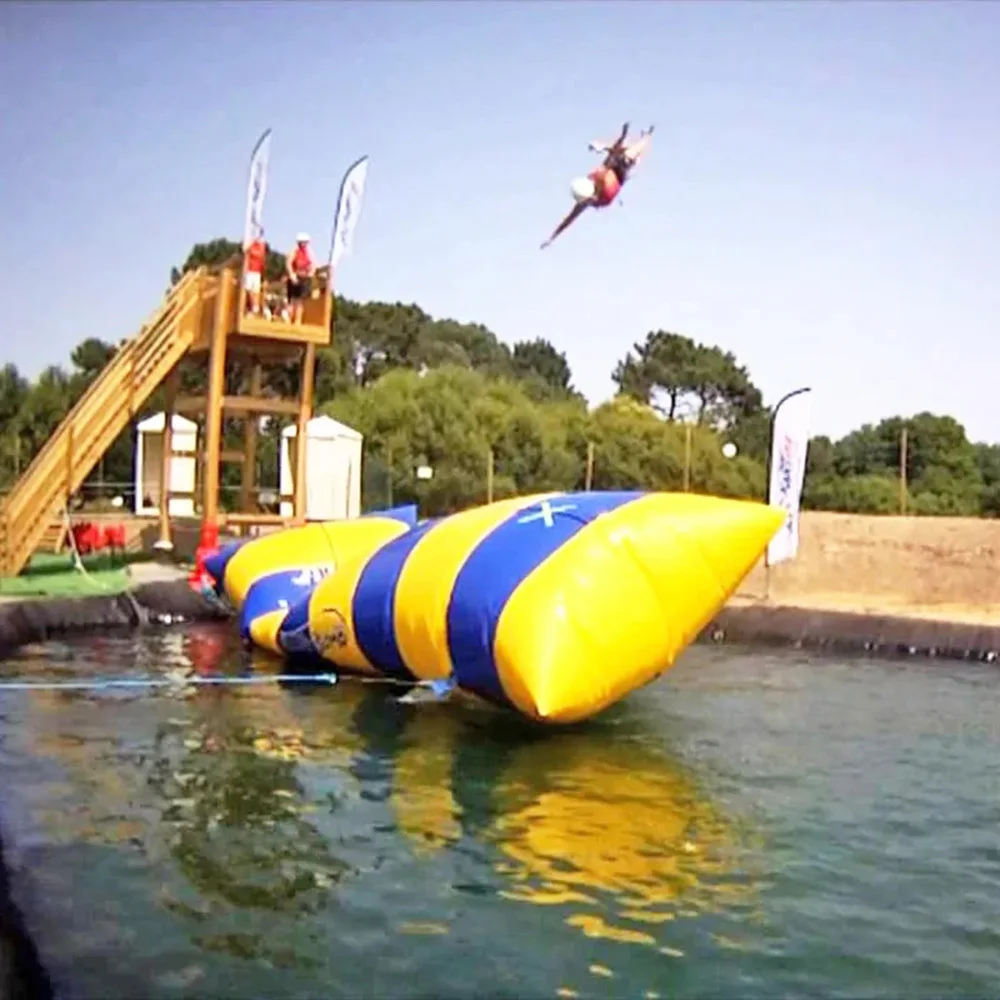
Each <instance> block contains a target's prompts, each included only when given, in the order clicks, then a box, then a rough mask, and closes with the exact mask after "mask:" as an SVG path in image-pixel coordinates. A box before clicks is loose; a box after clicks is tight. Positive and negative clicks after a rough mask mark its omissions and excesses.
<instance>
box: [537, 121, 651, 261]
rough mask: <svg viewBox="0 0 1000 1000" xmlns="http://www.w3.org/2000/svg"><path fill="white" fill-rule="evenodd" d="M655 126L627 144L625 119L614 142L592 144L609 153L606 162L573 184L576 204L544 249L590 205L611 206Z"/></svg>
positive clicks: (647, 143)
mask: <svg viewBox="0 0 1000 1000" xmlns="http://www.w3.org/2000/svg"><path fill="white" fill-rule="evenodd" d="M654 127H655V126H653V125H650V126H649V128H648V129H646V131H645V132H641V133H640V134H639V138H638V139H637V140H636V141H635V142H633V143H629V144H628V145H626V144H625V140H626V138H627V137H628V130H629V123H628V122H625V124H624V125H623V126H622V131H621V135H619V136H618V138H617V139H615V141H614V142H612V143H606V142H592V143H591V144H590V149H591V150H592V151H593V152H595V153H604V154H605V157H604V162H603V163H602V164H601V165H600V166H599V167H598V168H597V169H596V170H594V171H592V172H591V173H590V174H588V175H587V176H586V177H578V178H577V179H576V180H574V181H573V183H572V184H571V185H570V189H571V190H572V192H573V198H574V199H575V201H576V204H575V205H574V206H573V208H572V210H571V211H570V213H569V214H568V215H567V216H566V218H565V219H563V220H562V222H560V223H559V225H558V226H556V228H555V232H553V234H552V235H551V236H550V237H549V238H548V239H547V240H546V241H545V242H544V243H543V244H542V247H541V249H542V250H544V249H545V248H546V247H547V246H549V245H550V244H551V243H552V241H553V240H554V239H555V238H556V237H557V236H559V234H560V233H562V232H564V231H565V230H566V229H568V228H569V227H570V226H571V225H572V224H573V223H574V222H575V221H576V220H577V218H578V217H579V216H580V215H582V214H583V212H585V211H586V210H587V209H588V208H607V206H608V205H610V204H611V203H612V202H613V201H614V200H615V198H617V197H618V195H619V194H620V193H621V189H622V187H623V186H624V185H625V182H626V181H627V180H628V179H629V177H630V175H631V173H632V171H633V170H634V169H635V166H636V164H637V163H638V162H639V160H640V159H642V157H643V155H644V154H645V152H646V150H647V149H648V148H649V143H650V141H651V140H652V135H653V128H654Z"/></svg>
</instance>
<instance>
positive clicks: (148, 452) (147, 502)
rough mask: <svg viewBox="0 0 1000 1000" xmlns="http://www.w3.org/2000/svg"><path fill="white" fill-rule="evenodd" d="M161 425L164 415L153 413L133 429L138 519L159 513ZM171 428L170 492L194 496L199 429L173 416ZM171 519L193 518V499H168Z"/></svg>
mask: <svg viewBox="0 0 1000 1000" xmlns="http://www.w3.org/2000/svg"><path fill="white" fill-rule="evenodd" d="M164 425H165V418H164V415H163V414H162V413H154V414H153V415H152V416H151V417H147V418H146V419H145V420H142V421H140V422H139V425H138V426H137V427H136V430H137V432H138V433H137V435H136V445H135V512H136V514H138V515H140V516H141V517H153V516H156V515H158V514H159V513H160V473H161V470H162V457H163V428H164ZM170 426H171V429H172V431H173V442H172V451H173V452H174V454H173V457H172V458H171V460H170V473H169V475H170V479H169V481H170V489H171V490H175V491H176V492H178V493H189V494H193V493H194V484H195V467H196V463H197V459H198V425H197V424H196V423H195V422H194V421H193V420H188V419H187V418H186V417H182V416H181V415H180V414H178V413H175V414H174V418H173V420H172V422H171V425H170ZM170 516H171V517H194V498H193V496H187V497H171V498H170Z"/></svg>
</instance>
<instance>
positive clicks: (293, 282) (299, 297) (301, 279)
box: [285, 233, 316, 324]
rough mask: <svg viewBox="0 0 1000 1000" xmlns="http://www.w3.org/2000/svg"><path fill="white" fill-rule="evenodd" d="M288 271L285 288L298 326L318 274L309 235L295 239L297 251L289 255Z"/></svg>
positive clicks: (302, 235)
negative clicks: (304, 304) (303, 306)
mask: <svg viewBox="0 0 1000 1000" xmlns="http://www.w3.org/2000/svg"><path fill="white" fill-rule="evenodd" d="M286 271H287V275H286V281H285V286H286V288H287V291H288V304H289V306H290V307H291V312H292V315H291V320H292V322H293V323H296V324H298V323H301V322H302V305H303V303H304V302H305V300H306V299H307V298H309V296H310V295H311V294H312V283H313V277H314V276H315V274H316V262H315V261H314V260H313V255H312V249H311V247H310V245H309V234H308V233H299V235H298V236H296V237H295V249H294V250H293V251H292V252H291V253H290V254H289V255H288V263H287V266H286Z"/></svg>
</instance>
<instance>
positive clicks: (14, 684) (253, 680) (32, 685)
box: [0, 674, 337, 691]
mask: <svg viewBox="0 0 1000 1000" xmlns="http://www.w3.org/2000/svg"><path fill="white" fill-rule="evenodd" d="M282 682H288V683H299V684H301V683H313V684H336V683H337V675H336V674H262V675H258V676H256V677H226V676H221V675H220V676H216V677H200V676H193V677H184V678H167V677H162V678H161V677H107V678H97V679H95V680H92V681H0V691H102V690H107V689H109V688H157V687H185V686H186V685H188V684H204V685H221V684H229V685H240V684H279V683H282Z"/></svg>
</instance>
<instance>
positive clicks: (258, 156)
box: [243, 129, 271, 246]
mask: <svg viewBox="0 0 1000 1000" xmlns="http://www.w3.org/2000/svg"><path fill="white" fill-rule="evenodd" d="M270 153H271V130H270V129H265V130H264V132H263V134H262V135H261V137H260V138H259V139H258V140H257V145H256V146H254V148H253V153H251V155H250V177H249V179H248V181H247V210H246V216H245V218H244V221H243V246H248V245H249V244H250V243H252V242H253V241H254V240H255V239H257V238H258V237H259V236H260V235H261V234H262V233H263V232H264V223H263V218H264V195H265V193H266V192H267V166H268V160H269V158H270Z"/></svg>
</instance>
